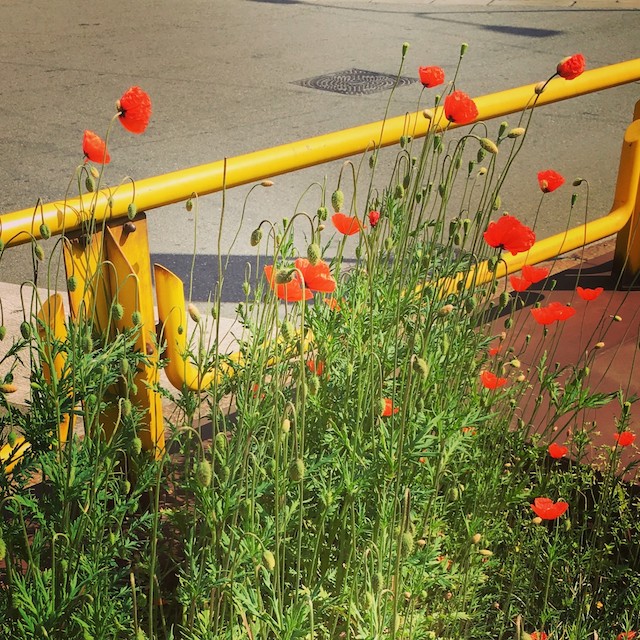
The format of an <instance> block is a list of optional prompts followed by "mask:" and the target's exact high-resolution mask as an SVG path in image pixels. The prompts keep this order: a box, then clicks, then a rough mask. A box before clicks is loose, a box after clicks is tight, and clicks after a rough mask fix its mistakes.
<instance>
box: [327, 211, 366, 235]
mask: <svg viewBox="0 0 640 640" xmlns="http://www.w3.org/2000/svg"><path fill="white" fill-rule="evenodd" d="M331 222H333V226H334V227H335V228H336V229H337V230H338V231H339V232H340V233H342V234H344V235H345V236H352V235H353V234H354V233H358V231H361V230H362V223H361V222H360V220H359V219H358V218H357V217H354V218H351V217H349V216H345V215H344V213H334V214H333V215H332V216H331Z"/></svg>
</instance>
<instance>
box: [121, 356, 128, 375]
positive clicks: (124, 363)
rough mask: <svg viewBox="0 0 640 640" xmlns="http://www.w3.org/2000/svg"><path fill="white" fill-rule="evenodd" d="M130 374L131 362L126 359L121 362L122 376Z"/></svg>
mask: <svg viewBox="0 0 640 640" xmlns="http://www.w3.org/2000/svg"><path fill="white" fill-rule="evenodd" d="M128 373H129V361H128V360H127V359H126V358H122V360H120V374H121V375H123V376H126V375H127V374H128Z"/></svg>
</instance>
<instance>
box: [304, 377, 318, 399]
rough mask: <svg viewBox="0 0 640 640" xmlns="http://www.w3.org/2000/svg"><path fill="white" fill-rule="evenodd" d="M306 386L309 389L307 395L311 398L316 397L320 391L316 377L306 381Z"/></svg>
mask: <svg viewBox="0 0 640 640" xmlns="http://www.w3.org/2000/svg"><path fill="white" fill-rule="evenodd" d="M307 385H308V387H309V393H310V394H311V395H312V396H316V395H318V391H320V380H319V379H318V376H311V377H310V378H309V379H308V380H307Z"/></svg>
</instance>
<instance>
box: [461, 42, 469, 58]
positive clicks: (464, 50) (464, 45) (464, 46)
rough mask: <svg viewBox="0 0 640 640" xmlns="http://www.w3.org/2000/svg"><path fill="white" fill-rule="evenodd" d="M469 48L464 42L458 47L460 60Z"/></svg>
mask: <svg viewBox="0 0 640 640" xmlns="http://www.w3.org/2000/svg"><path fill="white" fill-rule="evenodd" d="M468 48H469V45H468V44H467V43H466V42H463V43H462V44H461V45H460V57H461V58H462V56H463V55H464V54H465V53H467V49H468Z"/></svg>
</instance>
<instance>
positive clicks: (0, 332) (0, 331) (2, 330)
mask: <svg viewBox="0 0 640 640" xmlns="http://www.w3.org/2000/svg"><path fill="white" fill-rule="evenodd" d="M6 335H7V327H5V326H4V325H3V324H0V340H4V338H5V336H6Z"/></svg>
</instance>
